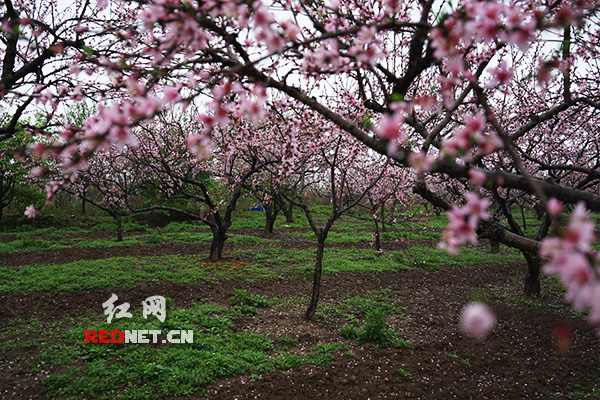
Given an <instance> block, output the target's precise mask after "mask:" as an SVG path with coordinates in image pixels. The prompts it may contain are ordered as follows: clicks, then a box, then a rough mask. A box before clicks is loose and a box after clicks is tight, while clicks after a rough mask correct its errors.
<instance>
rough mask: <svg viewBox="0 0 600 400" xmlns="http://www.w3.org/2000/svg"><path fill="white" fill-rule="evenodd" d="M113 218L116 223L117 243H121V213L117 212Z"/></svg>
mask: <svg viewBox="0 0 600 400" xmlns="http://www.w3.org/2000/svg"><path fill="white" fill-rule="evenodd" d="M113 218H114V219H115V220H116V221H117V242H122V241H123V224H122V223H121V213H120V212H117V213H116V214H115V215H114V216H113Z"/></svg>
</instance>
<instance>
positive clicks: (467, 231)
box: [438, 192, 490, 254]
mask: <svg viewBox="0 0 600 400" xmlns="http://www.w3.org/2000/svg"><path fill="white" fill-rule="evenodd" d="M465 197H466V199H467V203H466V204H465V205H463V206H460V207H459V206H456V205H455V206H453V207H452V209H451V210H450V211H448V218H449V223H448V226H447V227H446V229H445V230H444V235H443V237H442V241H441V242H440V243H439V244H438V247H439V248H441V249H443V250H446V251H447V252H448V253H450V254H458V248H459V247H460V246H462V245H465V244H467V243H471V244H476V243H477V233H476V231H477V225H478V223H479V220H482V219H483V220H488V219H489V218H490V214H489V213H488V212H487V208H488V206H489V205H490V200H489V199H485V198H480V197H479V195H477V194H476V193H473V192H468V193H466V194H465Z"/></svg>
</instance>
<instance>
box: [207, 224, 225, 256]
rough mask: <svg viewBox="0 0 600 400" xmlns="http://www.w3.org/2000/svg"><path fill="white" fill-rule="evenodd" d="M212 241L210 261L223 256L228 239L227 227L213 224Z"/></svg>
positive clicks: (211, 228)
mask: <svg viewBox="0 0 600 400" xmlns="http://www.w3.org/2000/svg"><path fill="white" fill-rule="evenodd" d="M210 230H211V231H212V235H213V238H212V241H211V242H210V254H209V259H210V261H219V260H221V259H222V258H223V247H224V246H225V240H227V228H223V227H219V226H217V225H214V226H211V227H210Z"/></svg>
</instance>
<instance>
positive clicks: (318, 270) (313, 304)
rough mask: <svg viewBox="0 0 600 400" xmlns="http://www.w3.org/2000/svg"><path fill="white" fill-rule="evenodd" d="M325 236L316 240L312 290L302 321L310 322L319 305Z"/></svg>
mask: <svg viewBox="0 0 600 400" xmlns="http://www.w3.org/2000/svg"><path fill="white" fill-rule="evenodd" d="M326 238H327V234H322V235H320V236H319V237H318V240H317V243H318V244H317V259H316V260H315V271H314V274H313V289H312V295H311V298H310V304H309V305H308V308H307V309H306V312H305V313H304V319H306V320H310V319H312V318H313V317H314V315H315V312H316V311H317V304H318V303H319V292H320V290H321V274H322V272H323V252H324V250H325V240H326Z"/></svg>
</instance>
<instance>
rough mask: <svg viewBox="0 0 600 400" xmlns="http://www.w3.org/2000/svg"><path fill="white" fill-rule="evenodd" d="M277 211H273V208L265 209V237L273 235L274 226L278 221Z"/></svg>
mask: <svg viewBox="0 0 600 400" xmlns="http://www.w3.org/2000/svg"><path fill="white" fill-rule="evenodd" d="M277 214H278V213H277V210H273V208H272V207H265V217H266V220H267V222H266V224H265V236H270V235H272V234H273V226H274V225H275V220H276V219H277Z"/></svg>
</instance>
